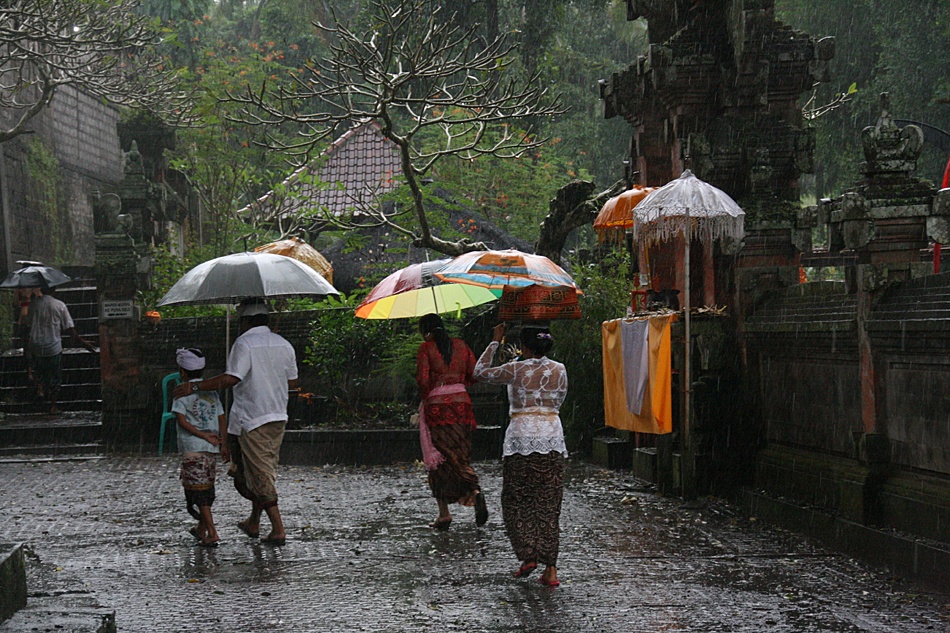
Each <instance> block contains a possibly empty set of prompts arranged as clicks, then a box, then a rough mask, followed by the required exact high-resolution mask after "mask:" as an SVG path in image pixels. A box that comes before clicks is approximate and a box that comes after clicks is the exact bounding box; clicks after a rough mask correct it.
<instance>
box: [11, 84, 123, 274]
mask: <svg viewBox="0 0 950 633" xmlns="http://www.w3.org/2000/svg"><path fill="white" fill-rule="evenodd" d="M9 117H10V113H3V115H2V116H0V119H2V120H9ZM118 117H119V113H118V110H116V109H115V108H112V107H110V106H107V105H105V104H103V103H102V102H101V101H99V100H98V99H95V98H93V97H90V96H88V95H85V94H83V93H81V92H79V91H78V90H76V89H74V88H72V87H70V86H63V87H62V88H60V90H59V91H58V92H57V94H56V96H55V97H54V99H53V101H52V103H51V104H50V106H49V107H48V108H46V110H44V111H43V112H42V113H40V115H38V116H37V117H36V118H35V119H33V122H32V124H31V125H30V129H31V130H33V132H34V133H33V134H25V135H21V136H19V137H17V138H16V139H14V140H12V141H10V142H8V143H4V144H3V147H2V159H3V160H4V161H5V164H4V170H3V175H4V182H3V183H0V184H2V186H3V187H4V188H5V192H4V193H5V195H4V197H3V201H5V203H6V205H8V208H7V209H5V213H4V216H5V217H6V218H7V219H8V223H9V226H4V227H3V229H4V230H6V231H8V232H9V242H10V253H3V256H2V257H0V266H3V267H4V269H6V268H7V265H8V263H12V262H15V261H16V260H22V259H35V260H40V261H44V262H47V263H50V264H54V265H58V266H66V265H79V266H91V265H93V263H94V260H95V244H94V240H93V212H92V196H93V195H94V194H95V193H97V192H100V191H110V190H112V189H113V188H114V187H115V185H116V184H118V182H119V181H120V180H121V179H122V170H123V163H124V158H123V156H122V152H121V150H120V147H119V138H118V134H117V132H116V123H117V121H118ZM37 140H40V141H42V142H43V143H44V144H45V145H46V146H47V147H49V148H52V151H53V154H54V155H55V157H56V159H57V161H58V162H59V168H60V171H59V177H58V183H59V191H58V195H57V197H56V204H55V210H53V209H49V208H48V206H49V205H46V207H44V205H43V204H42V203H41V200H42V199H43V197H44V196H45V195H47V194H48V191H47V187H46V183H44V182H42V181H38V180H37V179H36V178H34V177H33V176H32V175H31V173H30V170H29V169H28V168H27V165H26V159H27V153H28V148H29V145H30V143H34V142H36V141H37ZM0 246H2V241H0Z"/></svg>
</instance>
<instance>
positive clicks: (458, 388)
mask: <svg viewBox="0 0 950 633" xmlns="http://www.w3.org/2000/svg"><path fill="white" fill-rule="evenodd" d="M464 391H465V385H463V384H462V383H455V384H454V385H442V386H441V387H436V388H435V389H433V390H432V391H430V392H429V396H428V397H429V398H431V397H432V396H446V395H448V394H450V393H461V392H464ZM419 444H420V445H422V463H424V464H425V465H426V470H435V469H436V468H438V467H439V465H440V464H442V462H444V461H445V457H444V456H443V455H442V453H440V452H439V450H438V449H437V448H436V447H435V446H433V444H432V436H431V435H430V434H429V425H428V424H426V403H425V400H423V401H422V402H420V403H419Z"/></svg>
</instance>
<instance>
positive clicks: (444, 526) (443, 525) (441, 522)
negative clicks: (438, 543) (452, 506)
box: [429, 519, 452, 532]
mask: <svg viewBox="0 0 950 633" xmlns="http://www.w3.org/2000/svg"><path fill="white" fill-rule="evenodd" d="M450 525H452V519H436V520H435V522H434V523H430V524H429V527H431V528H435V529H437V530H442V531H443V532H445V531H446V530H448V529H449V526H450Z"/></svg>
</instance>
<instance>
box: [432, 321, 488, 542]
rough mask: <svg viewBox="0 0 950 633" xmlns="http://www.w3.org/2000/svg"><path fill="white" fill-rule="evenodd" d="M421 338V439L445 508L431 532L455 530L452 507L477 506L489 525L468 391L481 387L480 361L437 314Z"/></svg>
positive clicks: (437, 495)
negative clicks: (477, 467)
mask: <svg viewBox="0 0 950 633" xmlns="http://www.w3.org/2000/svg"><path fill="white" fill-rule="evenodd" d="M419 333H420V334H422V338H423V339H424V341H423V343H422V345H420V346H419V352H418V354H417V355H416V383H417V384H418V386H419V398H420V399H421V402H420V404H419V439H420V443H421V444H422V458H423V461H424V462H425V465H426V469H427V470H428V471H429V487H430V488H431V489H432V496H433V497H435V500H436V502H438V504H439V516H438V518H436V520H435V522H434V523H432V524H431V526H432V527H434V528H436V529H439V530H447V529H449V525H451V523H452V514H451V513H450V512H449V504H451V503H458V504H461V505H463V506H475V523H476V524H477V525H484V524H485V522H486V521H487V520H488V508H487V506H486V504H485V497H484V495H482V493H481V489H480V488H479V485H478V475H476V474H475V470H474V469H473V468H472V464H471V462H472V436H473V435H474V433H475V414H474V412H473V411H472V401H471V399H470V398H469V396H468V392H467V391H465V386H466V385H470V384H472V383H473V382H475V379H474V378H473V377H472V370H473V369H474V368H475V355H474V354H472V350H471V349H469V347H468V345H466V344H465V342H464V341H462V340H461V339H457V338H451V337H449V335H448V334H447V333H446V331H445V326H444V325H443V323H442V318H441V317H440V316H439V315H437V314H427V315H425V316H424V317H422V318H421V319H420V320H419Z"/></svg>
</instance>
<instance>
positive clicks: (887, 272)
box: [818, 94, 947, 523]
mask: <svg viewBox="0 0 950 633" xmlns="http://www.w3.org/2000/svg"><path fill="white" fill-rule="evenodd" d="M889 109H890V105H889V100H888V97H887V94H882V95H881V115H880V117H879V118H878V121H877V124H876V125H874V126H871V127H868V128H865V130H864V132H863V133H862V141H863V144H864V157H865V162H864V163H862V164H861V172H862V173H863V174H864V180H862V181H861V182H859V183H858V184H857V186H855V187H854V188H852V189H851V190H849V191H847V192H845V193H844V194H843V195H842V196H841V197H840V198H838V199H836V200H833V201H832V200H826V201H822V204H821V205H820V206H819V209H818V216H819V219H820V220H826V221H827V222H828V225H829V234H830V237H831V248H832V250H849V251H852V252H854V253H855V254H856V255H857V264H856V265H855V266H853V267H852V268H851V269H849V270H848V276H847V283H848V290H849V292H851V293H853V294H855V296H856V298H857V311H856V315H855V321H856V326H857V339H858V340H857V343H858V366H859V371H860V373H859V376H860V384H861V423H862V428H863V433H862V434H861V436H860V437H857V438H856V453H857V454H856V458H857V459H858V461H859V462H860V463H861V465H862V466H864V467H865V468H867V471H868V476H867V478H866V480H865V488H864V504H863V507H864V518H865V520H866V522H868V523H875V522H876V517H877V515H878V509H877V506H878V504H877V503H876V499H877V498H878V491H879V490H880V486H881V484H882V483H883V482H884V480H885V479H886V476H887V472H888V469H889V462H890V446H889V441H888V435H887V433H888V430H887V425H886V419H885V414H884V411H885V406H884V402H883V399H884V389H883V385H882V384H881V371H879V363H880V362H882V361H880V359H878V358H877V354H876V352H875V349H874V344H873V340H872V338H871V335H870V332H869V330H868V322H869V320H870V318H871V315H872V309H873V306H874V305H875V303H876V302H877V301H878V299H879V298H880V297H881V296H882V295H883V294H884V293H885V292H886V291H887V288H888V287H889V286H890V285H891V284H893V283H895V282H899V281H905V280H908V279H912V278H914V277H919V276H924V275H928V274H930V273H931V267H930V266H931V265H930V263H929V262H926V261H921V251H922V250H924V249H926V247H927V245H928V238H934V239H938V240H940V239H944V238H946V237H947V235H946V231H945V229H946V226H947V216H946V213H945V210H944V209H943V208H942V207H941V203H940V200H941V197H940V196H938V195H936V193H937V192H936V191H935V190H934V188H933V187H932V186H931V185H930V184H929V183H926V182H923V181H921V180H919V179H917V178H915V177H914V176H913V175H912V173H913V171H914V170H915V169H916V165H917V159H918V158H919V156H920V152H921V149H922V147H923V132H922V131H921V129H920V128H918V127H917V126H914V125H908V126H905V127H904V128H898V127H897V126H896V125H895V124H894V122H893V120H892V119H891V115H890V112H889Z"/></svg>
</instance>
